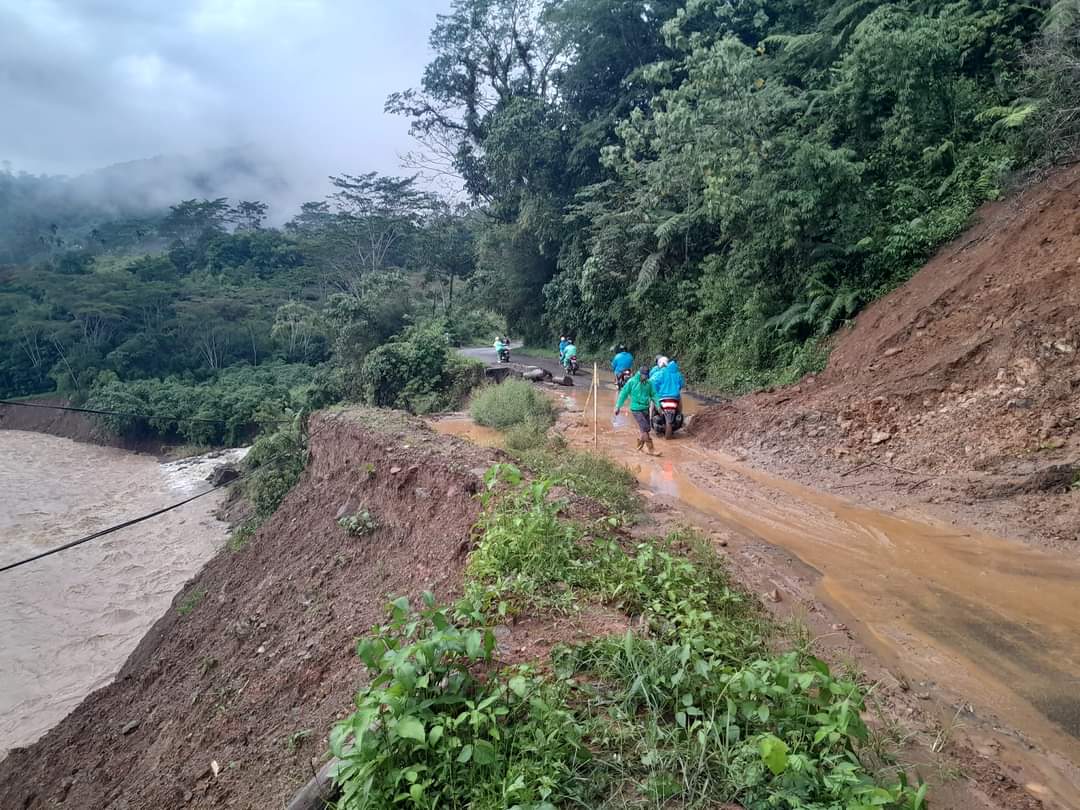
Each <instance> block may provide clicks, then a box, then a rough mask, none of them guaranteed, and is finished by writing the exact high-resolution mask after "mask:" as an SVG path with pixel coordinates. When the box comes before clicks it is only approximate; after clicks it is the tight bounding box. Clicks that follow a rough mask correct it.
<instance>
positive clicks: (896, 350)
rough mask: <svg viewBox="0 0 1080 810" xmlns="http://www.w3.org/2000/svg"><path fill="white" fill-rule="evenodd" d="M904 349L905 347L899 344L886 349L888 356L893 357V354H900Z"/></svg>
mask: <svg viewBox="0 0 1080 810" xmlns="http://www.w3.org/2000/svg"><path fill="white" fill-rule="evenodd" d="M902 351H903V349H902V348H900V347H899V346H894V347H893V348H891V349H886V350H885V356H886V357H893V356H895V355H897V354H900V352H902Z"/></svg>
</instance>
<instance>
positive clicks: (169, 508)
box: [0, 419, 335, 574]
mask: <svg viewBox="0 0 1080 810" xmlns="http://www.w3.org/2000/svg"><path fill="white" fill-rule="evenodd" d="M332 424H335V421H334V420H330V419H328V420H326V421H325V422H324V423H323V425H322V427H320V428H319V429H318V430H316V431H315V432H314V433H309V434H308V436H307V443H308V446H309V447H310V445H311V440H312V439H313V438H314V437H315V436H317V435H318V434H319V433H321V432H322V431H323V430H325V429H326V428H328V427H330V425H332ZM285 455H286V452H285V451H283V452H281V453H278V454H277V455H276V456H271V457H270V458H269V459H267V460H266V461H264V462H263V463H262V465H260V466H266V465H268V464H271V463H273V462H275V461H277V460H279V459H281V458H283V457H284V456H285ZM256 471H257V470H250V471H249V472H247V473H246V474H244V475H241V476H239V477H237V478H234V479H233V480H232V481H230V482H228V483H230V484H235V483H238V482H240V481H243V480H244V479H246V478H249V477H250V476H252V475H254V474H255V472H256ZM223 486H225V484H217V485H215V486H212V487H210V489H207V490H204V491H203V492H200V493H199V494H198V495H192V496H191V497H190V498H185V499H184V500H182V501H179V502H177V503H174V504H171V505H169V506H163V507H162V508H161V509H158V510H155V511H153V512H150V513H149V514H146V515H142V516H140V517H137V518H132V519H131V520H125V521H124V522H123V523H118V524H116V525H115V526H109V527H108V528H107V529H102V530H101V531H98V532H94V533H93V534H90V535H87V536H86V537H80V538H79V539H78V540H72V541H71V542H70V543H64V544H63V545H62V546H57V547H56V548H50V549H48V550H46V551H43V552H41V553H40V554H35V555H34V556H32V557H27V558H26V559H23V560H18V561H17V562H13V563H9V564H7V565H4V566H0V574H2V573H4V572H5V571H10V570H12V569H13V568H18V567H20V566H22V565H27V564H28V563H32V562H36V561H37V560H40V559H42V558H43V557H48V556H51V555H53V554H59V553H60V552H61V551H67V550H68V549H69V548H74V547H75V546H81V545H82V544H83V543H89V542H90V541H91V540H96V539H98V538H99V537H104V536H105V535H108V534H112V533H113V532H118V531H120V530H121V529H126V528H128V527H129V526H134V525H135V524H137V523H142V522H143V521H145V520H149V519H150V518H153V517H157V516H158V515H163V514H165V513H166V512H171V511H172V510H173V509H178V508H179V507H181V506H183V505H184V504H188V503H191V502H192V501H194V500H198V499H199V498H201V497H203V496H204V495H209V494H210V493H211V492H215V491H217V490H218V489H220V488H221V487H223Z"/></svg>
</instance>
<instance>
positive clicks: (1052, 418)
mask: <svg viewBox="0 0 1080 810" xmlns="http://www.w3.org/2000/svg"><path fill="white" fill-rule="evenodd" d="M694 429H695V433H696V434H697V435H698V436H699V437H701V438H702V439H703V440H704V441H706V442H709V443H713V444H714V445H718V446H724V447H727V448H731V449H735V450H738V451H741V452H742V453H743V454H745V455H746V456H747V457H748V459H749V460H751V461H753V462H755V463H758V464H760V465H762V466H765V467H768V468H771V469H774V470H778V471H781V472H783V473H784V474H785V475H789V476H792V477H796V478H800V479H802V480H804V481H811V482H813V483H814V484H815V485H817V486H824V487H832V488H835V489H838V490H842V491H843V492H844V494H845V495H847V496H854V497H862V498H865V499H868V500H870V501H872V502H877V503H884V502H888V503H890V504H892V505H902V504H905V503H914V502H922V503H924V504H929V505H930V506H929V507H926V508H927V509H928V511H936V512H940V513H942V514H945V515H948V516H957V517H959V518H960V519H961V520H962V521H963V522H964V523H967V524H974V525H977V526H979V527H981V528H985V529H988V530H990V531H993V532H996V533H999V534H1005V535H1008V536H1016V537H1022V538H1025V539H1029V540H1033V541H1035V542H1038V543H1040V544H1043V545H1048V546H1052V547H1060V548H1068V549H1072V550H1078V551H1080V493H1077V492H1075V491H1070V486H1071V485H1072V483H1073V481H1075V480H1076V475H1077V469H1078V466H1077V465H1080V168H1073V169H1070V170H1068V171H1064V172H1061V173H1059V174H1057V175H1056V176H1053V177H1051V178H1050V179H1048V180H1047V181H1045V182H1044V183H1042V184H1040V185H1038V186H1036V187H1034V188H1032V189H1030V190H1029V191H1027V192H1026V193H1024V194H1022V195H1019V196H1017V197H1015V198H1013V199H1011V200H1009V201H1007V202H1002V203H996V204H993V205H989V206H987V207H985V208H984V209H983V210H982V211H981V212H980V217H979V223H978V224H977V225H976V226H975V227H973V228H972V229H971V230H970V231H968V232H967V233H965V234H964V235H963V236H962V237H960V238H959V239H957V240H956V241H954V242H953V243H951V244H950V245H948V246H946V247H945V248H943V249H942V250H941V251H940V252H939V253H938V255H937V256H935V257H934V259H933V260H932V261H930V262H929V263H928V264H927V265H926V267H924V268H923V269H922V270H921V271H920V272H919V273H918V274H916V275H915V277H914V278H912V279H911V281H909V282H908V283H907V284H905V285H904V286H903V287H901V288H899V289H897V290H896V291H894V292H893V293H891V294H890V295H888V296H886V297H885V298H883V299H881V300H880V301H878V302H876V303H875V304H874V305H872V306H871V307H869V308H867V310H866V311H865V312H863V313H862V314H860V315H859V316H858V318H857V319H856V321H855V323H854V325H853V327H852V328H851V329H842V330H841V332H840V334H839V335H838V336H837V338H836V343H835V347H834V350H833V353H832V356H831V357H830V360H829V364H828V367H827V368H826V370H825V371H824V372H823V373H822V374H820V375H818V376H817V377H807V378H806V379H804V380H803V381H801V382H800V383H799V384H798V385H795V386H792V387H789V388H786V389H781V390H777V391H771V392H767V393H760V394H753V395H750V396H746V397H742V398H740V399H737V400H735V401H733V402H731V403H729V404H727V405H723V406H719V407H716V408H713V409H711V410H709V411H707V412H706V413H704V414H702V415H701V416H700V417H698V419H697V420H696V422H695V426H694ZM941 505H944V508H942V506H941Z"/></svg>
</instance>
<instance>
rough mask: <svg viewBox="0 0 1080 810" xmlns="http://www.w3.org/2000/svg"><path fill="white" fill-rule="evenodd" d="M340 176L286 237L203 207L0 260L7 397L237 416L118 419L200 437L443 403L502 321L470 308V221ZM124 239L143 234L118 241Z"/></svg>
mask: <svg viewBox="0 0 1080 810" xmlns="http://www.w3.org/2000/svg"><path fill="white" fill-rule="evenodd" d="M332 182H333V185H334V188H335V192H334V193H333V194H332V195H331V196H330V197H329V198H328V199H326V200H323V201H319V202H311V203H306V204H304V205H303V206H302V208H301V211H300V212H299V214H298V215H297V216H295V217H294V218H293V219H291V220H290V221H289V222H287V223H286V224H285V226H284V227H282V228H271V227H267V226H266V224H265V217H266V212H267V206H266V205H265V204H264V203H261V202H251V201H241V202H237V203H232V202H230V201H228V200H226V199H224V198H219V199H214V200H197V199H191V200H185V201H182V202H179V203H177V204H176V205H173V206H171V207H170V208H169V209H168V212H167V213H166V214H165V215H164V216H160V217H155V218H152V219H150V220H147V221H142V220H139V221H136V222H132V221H130V220H121V221H112V222H104V223H101V224H99V225H97V226H95V227H94V228H93V229H92V231H91V232H90V233H88V234H86V236H85V238H84V239H79V240H78V244H77V245H76V246H74V247H71V246H68V247H65V246H63V245H58V246H57V248H56V249H55V250H53V251H51V252H49V253H48V254H47V256H46V257H42V258H39V259H38V260H37V261H34V262H29V263H22V264H16V265H9V266H7V267H0V274H2V278H3V289H2V291H0V316H2V318H0V345H2V347H3V352H2V354H0V394H2V395H3V396H13V395H20V394H32V393H38V392H50V391H55V392H58V393H61V394H64V395H67V396H69V397H71V398H73V399H74V400H76V401H78V402H81V403H88V404H90V405H91V406H94V407H99V408H107V409H115V410H121V411H124V412H131V413H143V414H167V415H171V416H180V417H190V416H194V417H199V418H213V419H223V420H226V424H224V425H218V426H213V427H212V426H208V425H207V424H198V423H193V422H184V421H182V420H177V419H169V420H166V419H161V420H154V421H152V422H150V423H147V422H145V421H139V422H136V423H126V422H117V423H116V424H114V425H112V426H113V427H114V428H116V429H118V430H120V431H121V432H125V431H143V432H145V431H146V430H151V431H156V432H159V433H161V434H163V435H179V436H180V437H182V438H184V439H187V440H191V441H195V442H200V443H202V442H213V441H233V440H235V439H236V438H237V437H238V435H239V433H238V431H239V430H240V428H241V427H248V428H250V427H251V426H252V425H253V424H254V423H257V422H258V421H259V420H261V419H270V418H274V417H278V416H281V415H282V414H285V413H288V412H289V411H291V410H298V409H300V408H302V407H306V406H311V405H320V404H326V403H327V402H332V401H337V400H338V399H341V398H343V397H349V398H352V399H366V400H368V401H371V402H377V403H378V404H383V405H397V406H401V407H409V408H413V409H416V410H425V409H429V408H432V407H438V406H439V405H440V404H444V403H445V402H446V400H445V395H444V393H443V392H445V391H447V390H449V389H451V388H453V387H454V385H456V384H457V377H459V376H460V375H458V374H456V373H454V369H456V368H457V366H458V365H460V363H459V361H456V360H454V359H453V357H452V356H451V354H450V352H449V347H450V345H451V343H453V342H461V341H462V340H464V339H466V338H471V337H472V336H473V334H474V333H478V332H479V333H482V334H483V335H484V336H485V338H486V337H487V336H488V335H489V334H491V333H494V332H495V331H496V330H497V329H499V328H501V324H500V323H499V321H498V320H497V319H496V318H495V317H494V316H493V315H491V314H485V313H477V312H475V311H472V310H466V309H465V308H464V307H462V306H460V305H458V306H457V307H456V309H455V307H454V301H453V295H454V282H455V280H457V279H459V278H463V277H467V276H468V275H469V274H470V272H471V271H472V267H473V261H472V235H471V230H470V227H469V215H468V214H467V213H462V212H458V211H455V210H452V209H451V208H450V207H449V206H448V205H447V204H446V203H444V202H442V201H441V200H440V199H438V198H437V197H435V196H434V195H432V194H431V193H429V192H427V191H424V190H421V189H419V188H418V187H417V184H416V181H415V180H414V179H410V178H405V179H401V178H387V177H380V176H376V175H374V174H366V175H360V176H341V177H337V178H333V180H332ZM118 232H120V233H128V232H132V233H133V234H135V238H133V239H130V240H120V239H119V238H116V239H112V238H105V235H106V234H109V235H111V234H115V233H118ZM395 336H396V340H391V338H392V337H395ZM384 344H385V345H384ZM376 348H378V349H379V351H377V352H373V350H374V349H376ZM410 381H413V382H412V385H411V386H408V383H409V382H410Z"/></svg>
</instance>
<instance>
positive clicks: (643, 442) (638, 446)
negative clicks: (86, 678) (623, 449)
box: [637, 436, 645, 453]
mask: <svg viewBox="0 0 1080 810" xmlns="http://www.w3.org/2000/svg"><path fill="white" fill-rule="evenodd" d="M644 446H645V440H644V439H643V438H641V437H640V436H638V440H637V449H638V452H639V453H640V452H641V448H642V447H644Z"/></svg>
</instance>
